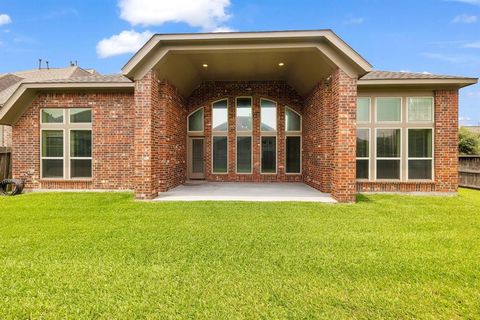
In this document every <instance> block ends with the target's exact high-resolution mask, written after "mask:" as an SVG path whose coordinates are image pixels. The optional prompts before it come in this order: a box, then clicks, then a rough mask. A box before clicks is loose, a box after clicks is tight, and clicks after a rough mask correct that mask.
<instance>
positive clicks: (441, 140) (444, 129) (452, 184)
mask: <svg viewBox="0 0 480 320" xmlns="http://www.w3.org/2000/svg"><path fill="white" fill-rule="evenodd" d="M434 148H435V150H434V157H435V169H434V170H435V191H437V192H457V190H458V90H457V89H452V90H437V91H435V143H434Z"/></svg>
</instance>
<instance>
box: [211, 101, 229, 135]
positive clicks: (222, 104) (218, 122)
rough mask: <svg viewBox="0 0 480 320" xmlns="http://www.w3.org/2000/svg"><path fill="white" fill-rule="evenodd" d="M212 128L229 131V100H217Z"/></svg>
mask: <svg viewBox="0 0 480 320" xmlns="http://www.w3.org/2000/svg"><path fill="white" fill-rule="evenodd" d="M212 130H213V131H228V107H227V100H222V101H218V102H215V103H214V104H213V107H212Z"/></svg>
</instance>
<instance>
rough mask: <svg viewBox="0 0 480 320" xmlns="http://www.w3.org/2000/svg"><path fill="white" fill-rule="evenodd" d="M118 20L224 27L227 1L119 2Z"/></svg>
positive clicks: (212, 27)
mask: <svg viewBox="0 0 480 320" xmlns="http://www.w3.org/2000/svg"><path fill="white" fill-rule="evenodd" d="M118 6H119V7H120V17H121V18H122V19H124V20H126V21H128V22H129V23H131V24H132V25H143V26H147V25H162V24H164V23H166V22H184V23H187V24H188V25H190V26H191V27H199V28H201V29H202V30H203V31H213V30H217V29H219V28H224V26H223V23H224V22H225V21H227V20H228V19H229V18H230V15H229V14H228V13H227V8H228V7H229V6H230V0H195V1H192V0H119V2H118Z"/></svg>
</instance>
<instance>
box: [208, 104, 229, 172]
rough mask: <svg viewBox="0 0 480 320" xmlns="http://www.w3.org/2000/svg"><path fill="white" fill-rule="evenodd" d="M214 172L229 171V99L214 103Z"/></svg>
mask: <svg viewBox="0 0 480 320" xmlns="http://www.w3.org/2000/svg"><path fill="white" fill-rule="evenodd" d="M212 172H213V173H217V174H225V173H227V172H228V100H227V99H224V100H220V101H216V102H214V103H213V104H212Z"/></svg>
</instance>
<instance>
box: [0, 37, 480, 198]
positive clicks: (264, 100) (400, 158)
mask: <svg viewBox="0 0 480 320" xmlns="http://www.w3.org/2000/svg"><path fill="white" fill-rule="evenodd" d="M476 82H477V79H475V78H467V77H454V76H443V75H433V74H416V73H402V72H385V71H372V66H371V65H370V64H369V63H368V62H367V61H366V60H365V59H364V58H363V57H361V56H360V55H359V54H358V53H357V52H355V51H354V50H353V49H352V48H351V47H350V46H348V44H346V43H345V42H344V41H342V40H341V39H340V38H339V37H338V36H337V35H335V34H334V33H333V32H332V31H330V30H320V31H285V32H251V33H215V34H166V35H155V36H153V37H152V38H151V39H150V40H149V41H148V42H147V43H146V44H145V45H144V46H143V47H142V48H141V49H140V50H139V51H138V52H137V53H136V54H135V55H134V56H133V57H132V58H131V59H130V61H128V63H127V64H126V65H125V66H124V68H123V69H122V75H116V76H101V75H86V76H82V77H76V78H70V79H68V80H38V81H28V82H23V83H22V84H21V85H20V86H18V88H16V90H15V91H14V93H13V94H12V95H11V96H10V97H9V99H8V100H7V101H6V102H5V103H4V105H3V107H2V108H1V109H0V123H2V124H6V125H11V126H12V127H13V135H14V139H13V175H14V176H15V177H20V176H22V175H25V174H27V188H30V189H39V188H42V189H104V190H110V189H115V190H125V189H131V190H134V191H135V195H136V197H137V198H142V199H143V198H153V197H155V196H157V195H158V193H159V192H163V191H167V190H169V189H171V188H173V187H176V186H178V185H180V184H182V183H184V182H185V181H186V180H187V179H205V180H208V181H230V182H242V181H253V182H291V181H296V182H304V183H306V184H308V185H310V186H312V187H314V188H316V189H318V190H320V191H323V192H327V193H331V194H332V196H333V197H335V198H336V199H337V200H339V201H340V202H353V201H354V200H355V194H356V192H381V191H388V192H415V191H422V192H456V191H457V186H458V169H457V166H458V155H457V141H458V137H457V131H458V90H459V89H460V88H462V87H465V86H468V85H471V84H474V83H476ZM237 120H238V121H237Z"/></svg>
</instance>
